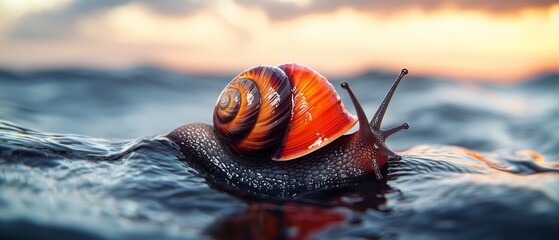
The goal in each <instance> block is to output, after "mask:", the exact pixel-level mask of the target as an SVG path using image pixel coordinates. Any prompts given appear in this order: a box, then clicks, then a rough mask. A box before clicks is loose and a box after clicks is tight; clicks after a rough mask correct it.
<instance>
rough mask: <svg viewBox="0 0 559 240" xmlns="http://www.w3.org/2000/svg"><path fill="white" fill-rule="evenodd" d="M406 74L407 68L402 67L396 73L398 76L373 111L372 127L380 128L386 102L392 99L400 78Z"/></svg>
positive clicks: (388, 102) (386, 105) (386, 106)
mask: <svg viewBox="0 0 559 240" xmlns="http://www.w3.org/2000/svg"><path fill="white" fill-rule="evenodd" d="M406 74H408V70H407V69H405V68H404V69H402V70H401V71H400V75H398V78H396V81H394V83H393V84H392V87H391V88H390V90H389V91H388V93H387V94H386V96H385V97H384V100H383V101H382V103H381V104H380V106H379V108H378V110H377V112H376V113H375V116H374V117H373V119H372V120H371V126H372V127H373V128H374V129H377V130H380V125H381V124H382V119H383V118H384V113H386V109H387V108H388V104H390V100H392V96H393V95H394V92H395V91H396V88H398V85H399V84H400V80H402V78H403V77H404V76H405V75H406ZM402 129H404V128H402Z"/></svg>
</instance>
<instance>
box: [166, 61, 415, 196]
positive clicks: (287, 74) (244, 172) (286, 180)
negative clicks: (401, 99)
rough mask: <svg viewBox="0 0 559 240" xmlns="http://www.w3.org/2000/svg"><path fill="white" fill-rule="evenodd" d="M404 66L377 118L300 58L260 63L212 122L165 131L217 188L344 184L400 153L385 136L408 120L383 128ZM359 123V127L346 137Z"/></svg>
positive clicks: (282, 192)
mask: <svg viewBox="0 0 559 240" xmlns="http://www.w3.org/2000/svg"><path fill="white" fill-rule="evenodd" d="M405 74H407V70H405V69H403V70H402V72H401V73H400V75H399V76H398V78H397V80H396V81H395V82H394V84H393V85H392V88H391V89H390V91H389V92H388V94H387V95H386V97H385V99H384V101H383V102H382V104H381V106H380V108H379V109H378V110H377V112H376V114H375V116H374V117H373V119H372V121H371V122H368V120H367V117H366V115H365V113H364V111H363V109H362V108H361V106H360V104H359V102H358V101H357V99H356V97H355V96H354V94H353V92H352V91H351V89H350V87H349V84H347V83H345V82H344V83H342V84H341V86H342V88H344V89H345V90H347V91H348V93H349V95H350V97H351V99H352V102H353V104H354V106H355V108H356V112H357V117H354V116H353V115H351V114H350V113H348V111H347V110H346V109H345V107H344V105H343V103H342V102H341V100H340V98H339V96H338V94H337V93H336V92H335V90H334V88H333V87H332V85H331V84H329V83H328V81H327V80H326V78H324V77H323V76H321V75H320V74H318V73H317V72H316V71H314V70H312V69H310V68H308V67H305V66H303V65H299V64H283V65H279V66H276V67H272V66H258V67H254V68H251V69H248V70H246V71H244V72H243V73H241V74H239V75H238V76H237V77H235V78H234V79H233V80H232V81H231V82H230V83H229V85H228V86H227V87H226V88H225V89H224V90H223V91H222V93H221V95H220V97H219V98H218V101H217V104H216V107H215V111H214V121H213V122H214V125H213V126H212V125H208V124H203V123H195V124H187V125H184V126H182V127H179V128H177V129H175V130H174V131H172V132H171V133H169V134H168V135H167V137H168V138H169V139H171V140H172V141H173V142H174V143H176V144H177V146H178V150H179V152H180V153H181V154H182V155H183V156H184V159H185V161H186V162H187V163H188V164H189V165H190V166H191V167H193V168H194V169H196V170H197V171H198V172H199V173H200V174H201V175H202V176H203V177H205V178H206V180H208V182H209V183H211V184H212V185H214V186H217V187H219V188H221V189H224V190H228V191H231V192H235V193H245V194H250V195H254V196H263V197H280V198H286V197H294V196H297V195H298V194H301V193H305V192H311V191H317V190H327V189H334V188H341V187H346V186H350V185H351V184H353V183H355V182H358V181H360V180H363V179H365V178H368V177H371V176H375V177H376V178H377V179H381V178H382V174H381V172H380V169H381V168H382V167H383V165H384V164H385V163H386V161H387V160H388V158H391V157H392V158H399V156H398V155H397V154H396V153H394V152H393V151H392V150H390V149H389V148H388V146H386V144H385V143H384V141H385V140H386V138H387V137H388V136H390V135H392V134H394V133H396V132H398V131H399V130H402V129H407V128H408V125H407V124H406V123H404V124H402V125H400V126H397V127H394V128H391V129H389V130H385V131H383V130H380V124H381V122H382V118H383V116H384V113H385V111H386V108H387V106H388V104H389V102H390V100H391V98H392V95H393V93H394V91H395V90H396V88H397V86H398V84H399V82H400V80H401V79H402V77H403V76H404V75H405ZM356 122H359V130H358V131H357V132H355V133H352V134H347V135H343V134H344V133H345V132H347V131H348V130H349V129H351V128H352V127H353V126H354V124H356Z"/></svg>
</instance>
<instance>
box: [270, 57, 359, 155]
mask: <svg viewBox="0 0 559 240" xmlns="http://www.w3.org/2000/svg"><path fill="white" fill-rule="evenodd" d="M278 67H279V68H280V69H282V70H283V71H284V72H285V73H286V75H287V76H289V81H290V85H291V94H292V98H293V106H294V107H293V110H292V113H291V114H292V115H291V120H290V122H289V126H288V129H287V132H286V135H285V137H284V139H283V143H282V145H281V146H280V148H279V149H278V151H277V152H276V153H275V154H274V156H272V158H274V159H276V160H291V159H295V158H298V157H300V156H303V155H306V154H308V153H311V152H313V151H316V150H318V149H320V148H321V147H323V146H325V145H327V144H328V143H330V142H332V141H334V140H335V139H337V138H338V137H340V136H342V135H343V134H344V133H346V132H347V131H349V129H351V128H352V127H353V126H354V125H355V123H357V118H356V117H355V116H353V115H351V114H350V113H349V112H348V111H347V110H346V108H345V106H344V104H343V103H342V100H341V99H340V96H339V95H338V94H337V93H336V91H335V90H334V87H333V86H332V84H330V83H329V82H328V80H327V79H326V78H325V77H323V76H322V75H320V74H319V73H318V72H316V71H315V70H313V69H311V68H309V67H306V66H303V65H299V64H295V63H290V64H282V65H279V66H278Z"/></svg>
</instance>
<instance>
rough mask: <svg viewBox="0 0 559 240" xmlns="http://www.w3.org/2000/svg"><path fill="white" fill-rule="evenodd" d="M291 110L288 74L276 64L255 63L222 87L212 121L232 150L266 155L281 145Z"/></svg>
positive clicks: (237, 152)
mask: <svg viewBox="0 0 559 240" xmlns="http://www.w3.org/2000/svg"><path fill="white" fill-rule="evenodd" d="M291 110H292V101H291V87H290V84H289V80H288V77H287V75H285V73H284V72H283V71H282V70H281V69H279V68H277V67H272V66H258V67H254V68H251V69H249V70H246V71H244V72H242V73H241V74H239V75H238V76H237V77H235V78H234V79H233V80H232V81H231V82H230V83H229V85H227V87H225V89H224V90H223V91H222V93H221V95H220V97H219V98H218V101H217V103H216V106H215V110H214V117H213V122H214V127H215V129H216V131H217V132H218V134H219V135H220V136H221V137H222V139H223V140H224V141H225V144H226V145H227V146H228V148H229V150H230V151H231V152H233V153H234V154H237V155H239V156H242V157H245V158H249V159H258V158H265V157H269V156H271V155H272V154H273V153H274V152H275V151H276V150H277V148H278V147H279V145H280V144H281V142H282V139H283V136H284V135H285V131H286V129H287V126H288V124H289V119H290V116H291Z"/></svg>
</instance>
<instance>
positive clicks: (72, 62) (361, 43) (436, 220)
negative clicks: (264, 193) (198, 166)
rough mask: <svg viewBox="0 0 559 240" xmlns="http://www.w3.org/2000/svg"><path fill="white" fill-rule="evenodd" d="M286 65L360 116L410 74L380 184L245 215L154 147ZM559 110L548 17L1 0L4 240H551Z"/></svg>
mask: <svg viewBox="0 0 559 240" xmlns="http://www.w3.org/2000/svg"><path fill="white" fill-rule="evenodd" d="M286 62H297V63H300V64H304V65H306V66H309V67H311V68H313V69H315V70H317V71H318V72H319V73H321V74H322V75H324V76H326V77H327V78H328V79H329V80H330V82H332V84H333V85H334V86H335V88H336V89H337V91H338V93H339V94H340V97H341V98H342V101H343V102H344V103H345V106H346V108H347V109H348V111H350V112H351V113H355V110H354V108H353V106H352V104H351V103H350V99H349V97H348V96H347V94H346V92H345V91H343V90H342V89H341V88H340V87H339V84H340V82H341V81H342V80H343V81H348V82H349V83H350V84H351V86H352V88H353V89H354V92H355V94H356V95H357V98H358V99H359V101H360V102H361V105H362V106H363V108H364V109H365V112H366V113H367V115H368V116H369V117H371V116H373V114H374V112H375V111H376V109H377V108H378V106H379V104H380V102H381V101H382V99H383V97H384V96H385V94H386V92H387V91H388V89H389V88H390V85H391V84H392V82H393V81H394V79H395V77H396V76H397V75H398V72H399V70H400V69H401V68H404V67H405V68H407V69H409V71H410V74H409V75H408V76H406V77H405V78H404V80H402V83H401V85H400V87H399V88H398V90H397V92H396V93H395V95H394V99H393V100H392V102H391V103H390V104H391V106H390V107H389V108H388V111H387V114H386V117H385V120H384V121H383V127H384V128H388V127H391V126H395V125H399V124H401V123H403V122H408V123H409V124H410V126H411V127H410V129H409V130H406V131H402V132H401V133H398V134H396V135H395V136H394V137H391V138H390V139H388V142H387V143H388V146H390V148H392V149H393V150H395V151H398V152H400V153H401V154H402V156H404V159H403V160H402V161H399V162H393V163H390V164H392V165H391V166H390V168H389V170H388V172H387V176H386V178H385V180H384V181H381V182H377V181H371V184H372V185H371V186H368V185H364V186H363V189H354V190H355V191H353V190H352V191H349V192H348V193H343V194H342V193H341V195H340V196H339V198H337V197H336V198H334V199H333V200H332V201H330V200H324V201H325V202H324V203H325V205H322V203H321V204H318V205H314V204H300V205H295V206H290V204H289V203H287V204H282V203H279V204H278V205H276V204H271V203H264V204H260V203H256V204H255V203H254V202H251V201H241V200H239V199H238V198H234V197H232V196H230V195H228V194H225V193H223V192H221V191H217V190H215V189H213V188H210V187H209V186H208V184H206V182H205V180H204V179H203V178H201V177H200V176H199V175H197V173H196V171H195V170H194V169H192V168H190V167H189V166H188V165H187V164H185V163H183V162H181V161H177V156H176V155H175V154H173V151H172V150H170V148H169V146H167V145H166V144H165V141H164V139H162V138H159V136H161V135H164V134H166V133H168V132H170V131H172V130H173V129H175V128H177V127H179V126H181V125H183V124H185V123H193V122H204V123H211V122H212V113H213V109H214V105H215V103H216V99H217V97H218V95H219V93H220V91H221V90H222V89H223V88H224V87H225V86H226V84H227V83H228V82H229V81H230V80H231V79H232V78H233V77H234V76H235V75H237V74H239V73H240V72H242V71H244V70H245V69H248V68H250V67H252V66H256V65H277V64H281V63H286ZM558 92H559V2H558V1H557V0H554V1H548V0H508V1H505V0H424V1H411V0H398V1H357V0H346V1H334V0H320V1H319V0H300V1H294V0H260V1H256V0H157V1H150V0H0V239H49V238H51V239H134V240H138V239H203V238H217V239H219V238H224V239H231V238H235V237H237V238H239V239H251V238H250V237H247V236H251V235H250V234H252V236H253V238H254V239H262V238H273V237H274V236H283V237H285V239H289V238H292V239H305V238H311V239H313V238H320V239H348V238H351V239H364V238H366V239H380V238H382V237H386V238H388V239H394V238H396V239H399V238H401V239H416V238H423V239H431V238H433V239H487V238H489V239H557V236H558V235H559V233H558V228H557V226H559V191H558V189H559V177H558V176H559V175H558V174H557V173H558V172H559V161H558V160H559V94H558ZM84 159H87V160H100V159H102V160H110V161H82V160H84ZM377 185H378V186H377ZM364 189H366V190H364ZM328 194H334V193H333V192H332V193H325V195H324V196H326V195H328ZM334 195H336V194H334ZM321 196H322V195H321ZM317 200H318V198H317ZM326 201H327V202H326ZM327 204H334V205H335V206H345V207H334V208H330V207H321V206H327ZM232 234H239V235H232ZM243 234H244V235H243Z"/></svg>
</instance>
